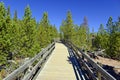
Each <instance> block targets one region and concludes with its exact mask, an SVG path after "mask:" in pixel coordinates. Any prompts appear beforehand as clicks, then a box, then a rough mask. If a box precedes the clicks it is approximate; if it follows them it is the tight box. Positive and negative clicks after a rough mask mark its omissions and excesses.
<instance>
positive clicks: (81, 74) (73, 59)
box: [68, 48, 89, 80]
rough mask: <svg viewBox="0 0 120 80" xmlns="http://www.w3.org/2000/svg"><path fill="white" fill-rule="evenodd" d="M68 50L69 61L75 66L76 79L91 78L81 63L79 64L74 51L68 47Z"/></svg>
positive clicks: (86, 79)
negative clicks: (87, 75) (86, 74)
mask: <svg viewBox="0 0 120 80" xmlns="http://www.w3.org/2000/svg"><path fill="white" fill-rule="evenodd" d="M68 52H69V56H68V62H69V63H70V64H72V66H73V69H74V73H75V76H76V80H89V79H88V78H87V77H86V76H85V72H84V71H83V70H82V69H81V65H80V64H79V62H78V60H77V58H76V56H75V55H74V54H73V51H72V50H71V49H70V48H68Z"/></svg>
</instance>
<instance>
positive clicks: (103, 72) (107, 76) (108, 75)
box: [68, 42, 116, 80]
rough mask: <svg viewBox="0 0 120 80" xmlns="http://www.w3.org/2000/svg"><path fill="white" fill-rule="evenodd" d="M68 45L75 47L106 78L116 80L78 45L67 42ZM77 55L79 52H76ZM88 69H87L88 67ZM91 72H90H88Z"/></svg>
mask: <svg viewBox="0 0 120 80" xmlns="http://www.w3.org/2000/svg"><path fill="white" fill-rule="evenodd" d="M68 45H69V47H70V46H71V47H72V48H73V49H74V48H75V49H77V50H78V51H79V52H80V53H81V54H82V56H83V57H84V58H86V59H87V61H88V62H89V63H90V64H91V65H92V66H93V67H94V68H95V69H96V70H97V71H98V72H99V73H100V74H102V75H103V76H104V77H105V78H106V79H107V80H116V79H115V78H114V77H113V76H111V75H110V74H109V73H108V72H107V71H105V70H104V69H103V68H102V67H101V66H99V65H98V64H96V63H95V62H94V61H93V60H92V59H91V58H90V57H89V56H88V55H87V54H85V53H83V52H82V51H81V49H79V48H78V47H76V46H75V45H74V44H72V43H71V42H68ZM75 49H74V50H75ZM77 56H79V57H80V55H79V54H77ZM88 70H89V69H88ZM90 74H91V73H90Z"/></svg>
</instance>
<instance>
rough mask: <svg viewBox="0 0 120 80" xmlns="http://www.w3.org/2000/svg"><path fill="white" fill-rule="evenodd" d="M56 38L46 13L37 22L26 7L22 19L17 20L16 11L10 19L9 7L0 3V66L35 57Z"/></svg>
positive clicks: (55, 30) (56, 32)
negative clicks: (11, 61)
mask: <svg viewBox="0 0 120 80" xmlns="http://www.w3.org/2000/svg"><path fill="white" fill-rule="evenodd" d="M56 37H58V31H57V29H56V27H55V25H51V24H50V21H49V19H48V13H47V12H44V13H43V17H42V19H41V20H40V22H37V21H36V19H35V18H34V17H33V16H32V12H31V9H30V7H29V6H27V7H26V8H25V11H24V16H23V18H22V19H18V15H17V11H15V12H14V17H13V18H12V17H11V13H10V7H7V8H5V6H4V3H2V2H0V66H6V65H8V60H14V61H17V60H18V59H24V58H27V57H29V58H30V57H33V56H35V55H36V54H37V53H39V52H40V50H41V49H42V48H45V47H46V46H47V45H48V44H50V43H51V42H52V41H53V39H54V38H56Z"/></svg>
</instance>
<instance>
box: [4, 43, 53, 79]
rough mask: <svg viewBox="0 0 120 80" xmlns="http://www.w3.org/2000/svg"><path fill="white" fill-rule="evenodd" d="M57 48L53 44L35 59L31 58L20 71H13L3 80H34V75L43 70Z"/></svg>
mask: <svg viewBox="0 0 120 80" xmlns="http://www.w3.org/2000/svg"><path fill="white" fill-rule="evenodd" d="M54 48H55V43H54V42H53V43H52V44H50V45H49V46H47V47H46V48H45V49H43V50H42V51H41V52H40V53H38V54H37V55H36V56H35V57H33V58H31V59H30V60H28V61H27V62H25V63H24V64H23V65H22V66H20V67H19V68H18V69H16V70H15V71H13V72H12V73H11V74H9V75H8V76H7V77H6V78H4V79H3V80H16V79H17V80H21V79H22V80H31V79H33V78H34V75H35V74H36V73H37V71H39V69H42V67H43V64H44V63H45V61H46V60H47V58H48V56H49V55H50V54H51V52H52V51H53V50H54Z"/></svg>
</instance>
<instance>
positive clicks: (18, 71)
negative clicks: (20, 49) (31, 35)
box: [3, 42, 55, 80]
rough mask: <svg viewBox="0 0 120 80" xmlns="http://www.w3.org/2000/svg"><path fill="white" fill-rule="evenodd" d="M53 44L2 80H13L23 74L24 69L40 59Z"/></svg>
mask: <svg viewBox="0 0 120 80" xmlns="http://www.w3.org/2000/svg"><path fill="white" fill-rule="evenodd" d="M54 44H55V43H54V42H53V43H52V44H50V45H49V46H48V47H46V48H45V49H44V50H42V51H41V52H40V53H39V54H38V55H36V56H35V57H33V58H31V59H30V60H28V61H27V62H25V63H24V64H23V65H22V66H20V67H19V68H18V69H16V70H14V71H13V72H12V73H11V74H9V75H8V76H7V77H6V78H4V79H3V80H13V79H15V78H16V77H17V76H19V74H20V73H22V72H24V70H25V69H27V68H28V67H29V66H30V65H32V64H33V63H34V61H36V60H37V59H38V58H40V57H41V56H42V55H44V54H45V53H46V51H47V50H49V49H50V48H51V47H52V46H53V45H54Z"/></svg>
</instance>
